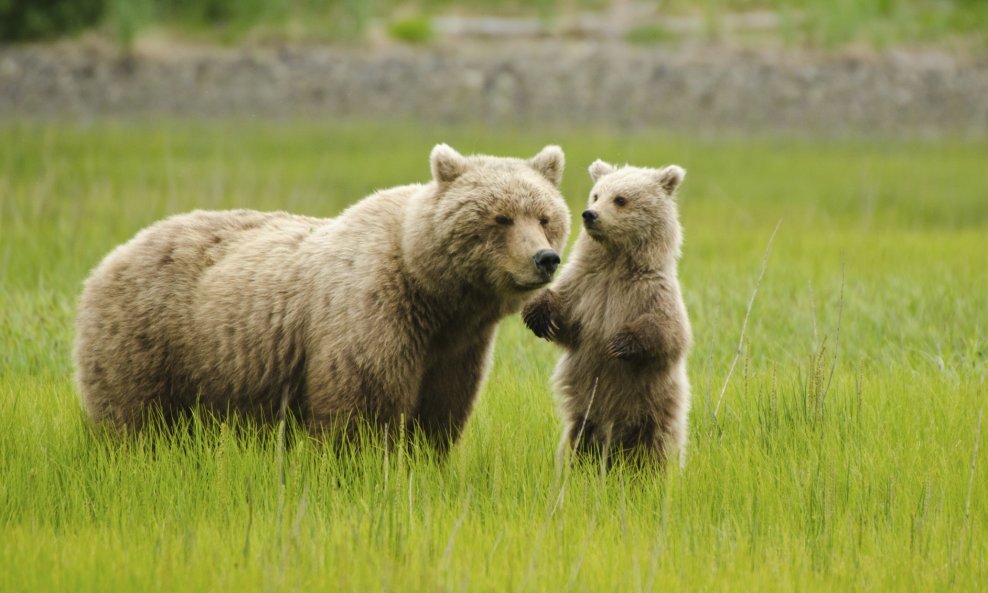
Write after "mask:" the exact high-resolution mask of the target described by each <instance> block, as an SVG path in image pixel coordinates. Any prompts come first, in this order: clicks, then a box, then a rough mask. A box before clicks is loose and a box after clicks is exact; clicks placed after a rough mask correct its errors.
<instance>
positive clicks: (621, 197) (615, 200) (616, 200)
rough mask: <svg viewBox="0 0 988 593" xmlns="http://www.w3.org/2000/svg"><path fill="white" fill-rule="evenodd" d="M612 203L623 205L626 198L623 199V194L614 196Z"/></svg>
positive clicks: (625, 202)
mask: <svg viewBox="0 0 988 593" xmlns="http://www.w3.org/2000/svg"><path fill="white" fill-rule="evenodd" d="M614 203H615V204H617V205H618V206H624V205H625V204H627V203H628V200H625V199H624V196H618V197H616V198H614Z"/></svg>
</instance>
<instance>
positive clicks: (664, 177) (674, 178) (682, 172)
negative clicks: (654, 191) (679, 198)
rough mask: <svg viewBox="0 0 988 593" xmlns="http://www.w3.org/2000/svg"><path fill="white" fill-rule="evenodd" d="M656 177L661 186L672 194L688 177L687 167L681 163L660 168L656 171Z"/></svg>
mask: <svg viewBox="0 0 988 593" xmlns="http://www.w3.org/2000/svg"><path fill="white" fill-rule="evenodd" d="M655 177H656V179H657V180H658V182H659V186H661V187H662V191H664V192H666V193H667V194H668V195H670V196H671V195H672V194H673V193H675V192H676V188H678V187H679V184H681V183H682V182H683V179H684V178H685V177H686V169H683V168H682V167H680V166H679V165H669V166H667V167H663V168H661V169H659V170H658V171H657V172H656V173H655Z"/></svg>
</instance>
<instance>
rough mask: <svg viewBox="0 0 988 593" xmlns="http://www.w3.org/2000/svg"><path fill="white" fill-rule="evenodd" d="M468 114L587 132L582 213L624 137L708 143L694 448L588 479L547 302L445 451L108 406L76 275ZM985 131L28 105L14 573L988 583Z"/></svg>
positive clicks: (373, 168) (14, 142)
mask: <svg viewBox="0 0 988 593" xmlns="http://www.w3.org/2000/svg"><path fill="white" fill-rule="evenodd" d="M440 141H446V142H450V143H451V144H452V145H453V146H455V147H456V148H458V149H459V150H461V151H463V152H476V151H483V152H490V153H494V154H503V155H518V156H527V155H531V154H534V153H535V152H536V151H537V150H538V149H539V148H540V147H541V146H542V145H543V144H545V143H550V142H556V143H559V144H561V145H562V146H563V148H564V149H565V150H566V153H567V158H568V171H567V175H566V178H565V182H564V187H563V190H564V192H565V194H566V196H567V198H568V199H569V200H570V204H571V206H572V210H573V212H574V215H577V216H578V213H579V211H580V206H581V204H582V203H583V200H584V197H585V195H586V194H587V192H588V190H589V187H590V180H589V177H588V175H587V174H586V167H587V165H588V164H589V163H590V162H591V161H592V160H593V159H594V158H597V157H602V158H605V159H609V160H612V161H618V162H624V161H629V162H633V163H636V164H646V165H659V164H664V163H669V162H677V163H679V164H681V165H683V166H685V167H686V168H687V169H688V170H689V175H688V176H687V180H686V183H685V185H684V188H683V192H682V195H681V201H682V217H683V221H682V222H683V225H684V227H685V229H686V245H685V255H684V259H683V262H682V269H681V273H682V277H683V285H684V289H685V294H686V300H687V304H688V306H689V308H690V313H691V318H692V322H693V326H694V332H695V342H696V345H695V348H694V350H693V352H692V355H691V358H690V375H691V379H692V382H693V388H694V411H693V414H692V432H691V449H690V456H689V462H688V464H687V466H686V467H685V469H684V470H682V471H680V470H678V469H676V468H672V469H671V470H670V471H668V472H666V473H664V474H655V475H651V474H647V475H641V474H635V473H634V472H632V471H629V470H627V469H626V468H620V467H619V468H617V469H616V470H614V471H612V472H611V473H609V474H608V475H606V476H603V477H602V476H601V475H600V474H599V472H598V471H597V469H596V468H594V467H586V466H579V467H576V468H575V469H574V470H573V471H572V472H571V473H568V474H567V475H566V476H565V477H564V478H563V480H562V481H561V482H560V481H557V480H556V478H555V475H554V464H553V454H554V449H555V446H556V442H557V440H558V433H559V431H560V427H559V423H558V421H557V418H556V415H555V412H554V408H553V403H552V399H551V392H550V388H549V385H548V378H549V375H550V373H551V370H552V367H553V364H554V361H555V359H556V357H557V354H558V352H557V351H556V350H554V348H553V346H552V345H550V344H548V343H545V342H542V341H539V340H537V339H535V338H534V337H533V336H531V335H530V334H528V333H527V332H526V331H525V330H524V329H523V327H522V325H521V324H520V322H519V321H518V319H516V318H512V319H508V320H506V321H505V322H504V323H503V325H502V326H501V330H500V334H499V338H498V344H497V350H496V361H495V365H494V369H493V372H492V374H491V377H490V379H489V381H488V384H487V387H486V389H485V391H484V393H483V396H482V398H481V402H480V404H479V406H478V408H477V409H476V411H475V414H474V416H473V417H472V419H471V421H470V423H469V425H468V428H467V431H466V434H465V435H464V438H463V439H462V441H460V443H459V444H458V445H457V446H456V447H455V449H454V450H453V452H452V455H451V456H450V458H449V459H448V460H447V461H446V462H445V463H439V462H436V461H435V460H434V459H431V458H430V457H429V456H428V455H426V454H422V453H414V454H412V455H406V454H398V453H397V452H396V451H388V450H385V449H383V448H380V447H373V446H368V447H365V448H363V449H361V450H360V451H359V452H358V453H354V454H353V455H349V456H347V455H344V456H342V457H340V456H336V455H331V454H327V453H326V452H325V451H323V450H320V449H319V448H318V447H316V446H313V445H312V444H311V443H309V442H308V441H307V440H306V439H304V438H302V436H303V435H300V434H298V432H297V431H293V430H289V436H290V437H291V438H289V439H288V440H289V441H290V443H291V444H290V446H288V447H287V448H286V447H284V446H282V445H281V443H282V442H283V440H282V439H279V438H278V432H277V431H276V430H272V429H266V430H261V431H251V430H240V431H236V430H231V429H230V428H229V427H227V426H221V425H217V424H213V423H208V422H207V423H202V422H198V421H195V422H193V426H192V430H190V431H183V432H181V433H176V434H146V435H143V436H142V437H140V438H138V439H133V440H128V441H121V440H120V439H118V438H115V437H114V436H113V435H108V434H103V433H100V432H99V431H97V430H95V429H93V428H92V427H90V426H89V425H88V424H87V422H86V419H85V418H84V416H83V414H82V412H81V410H80V406H79V404H78V402H77V395H76V391H75V388H74V386H73V383H72V363H71V359H70V345H71V341H72V333H73V329H72V327H73V316H74V304H75V300H76V298H77V295H78V292H79V290H80V283H81V281H82V279H83V278H84V277H85V275H86V273H87V271H88V270H89V269H90V268H91V267H92V266H94V265H96V263H97V262H98V261H99V260H100V258H101V257H102V256H103V255H104V254H105V253H106V252H107V251H108V250H109V249H110V248H111V247H113V246H114V245H116V244H117V243H119V242H121V241H124V240H126V239H128V238H129V237H130V236H132V235H133V234H134V233H135V232H136V231H137V230H138V229H140V228H141V227H143V226H144V225H147V224H149V223H151V222H152V221H154V220H156V219H158V218H161V217H163V216H165V215H167V214H171V213H175V212H181V211H185V210H189V209H192V208H230V207H251V208H258V209H286V210H291V211H295V212H300V213H307V214H313V215H326V216H331V215H333V214H335V213H337V212H339V211H340V210H341V209H342V208H343V207H345V206H346V205H347V204H349V203H351V202H353V201H355V200H357V199H359V198H361V197H363V196H364V195H365V194H367V193H368V192H370V191H371V190H373V189H375V188H381V187H387V186H390V185H395V184H399V183H405V182H413V181H422V180H425V179H427V178H428V162H427V158H428V151H429V149H430V148H431V146H432V145H433V144H434V143H436V142H440ZM986 162H988V144H986V143H985V142H984V141H949V140H937V141H909V142H903V141H879V140H841V141H835V140H830V141H825V142H814V141H810V140H772V139H740V138H738V139H722V140H718V141H713V140H697V139H690V138H685V137H662V136H659V137H656V136H649V135H616V134H612V133H604V132H594V131H579V130H571V131H568V132H566V133H562V134H559V133H540V132H538V131H524V132H522V131H511V130H504V129H499V130H491V129H484V128H480V127H476V128H456V129H446V130H436V129H435V128H426V127H415V126H408V125H402V126H397V127H395V126H393V125H385V124H345V125H344V124H325V123H323V124H313V123H311V122H296V123H281V124H274V123H267V124H260V123H248V122H220V123H216V122H212V123H203V122H201V123H192V122H184V123H177V122H167V121H164V122H157V123H134V122H131V123H124V122H117V123H107V122H90V123H86V124H66V123H48V124H42V123H15V122H10V121H8V122H5V123H0V591H47V590H58V591H84V590H86V591H116V590H136V591H158V590H167V591H194V590H203V591H206V590H236V591H269V590H329V591H335V590H355V591H368V590H370V591H373V590H382V591H384V590H395V591H461V590H471V591H474V590H513V591H593V592H599V591H669V590H678V589H690V590H700V591H716V590H731V591H733V590H747V591H772V590H800V591H833V590H855V591H860V590H869V591H903V590H919V591H938V590H942V591H945V590H952V591H974V590H978V589H980V588H983V587H984V583H986V582H988V530H986V527H988V487H986V485H988V442H986V441H988V434H986V433H988V426H982V422H981V418H982V414H983V412H984V409H985V407H986V405H985V395H986V377H988V313H986V312H988V274H986V272H985V270H986V269H988V201H986V196H988V175H986V174H985V168H984V165H985V163H986ZM780 220H781V226H780V227H779V231H778V234H777V236H776V238H775V240H774V243H773V245H772V250H771V254H770V256H769V259H768V267H767V271H766V273H765V276H764V280H763V282H762V284H761V287H760V289H759V292H758V294H757V298H756V300H755V303H754V307H753V310H752V313H751V317H750V320H749V324H748V328H747V333H746V338H745V340H744V346H743V349H742V354H741V357H740V359H739V361H738V364H737V368H736V370H735V372H734V374H733V376H732V378H731V381H730V383H729V384H728V386H727V390H726V393H725V395H724V398H723V402H722V404H721V408H720V412H719V414H718V415H717V416H716V417H714V415H713V412H714V409H715V407H716V405H717V400H718V399H719V396H720V392H721V387H722V385H723V383H724V380H725V376H726V375H727V372H728V368H729V367H730V365H731V361H732V359H733V357H734V351H735V348H736V346H737V344H738V337H739V332H740V329H741V325H742V320H743V318H744V315H745V309H746V307H747V302H748V299H749V298H750V295H751V292H752V289H753V287H754V285H755V281H756V279H757V277H758V273H759V269H760V266H761V261H762V256H763V253H764V252H765V247H766V243H767V242H768V239H769V236H770V235H771V233H772V230H773V229H774V228H775V226H776V224H777V223H779V221H780ZM564 262H565V259H564ZM842 294H843V296H842ZM978 583H981V585H978Z"/></svg>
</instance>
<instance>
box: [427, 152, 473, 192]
mask: <svg viewBox="0 0 988 593" xmlns="http://www.w3.org/2000/svg"><path fill="white" fill-rule="evenodd" d="M429 166H430V168H431V169H432V178H433V179H435V180H436V181H437V182H439V183H451V182H453V181H455V180H456V178H457V177H459V176H460V175H463V172H464V171H466V169H467V159H466V158H465V157H464V156H463V155H462V154H460V153H458V152H456V151H455V150H453V148H452V147H451V146H450V145H448V144H436V145H435V147H433V149H432V154H430V155H429Z"/></svg>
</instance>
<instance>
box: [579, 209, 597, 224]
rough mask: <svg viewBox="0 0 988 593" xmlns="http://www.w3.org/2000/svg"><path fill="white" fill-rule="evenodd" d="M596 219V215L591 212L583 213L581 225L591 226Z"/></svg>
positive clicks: (585, 211)
mask: <svg viewBox="0 0 988 593" xmlns="http://www.w3.org/2000/svg"><path fill="white" fill-rule="evenodd" d="M597 218H598V216H597V213H596V212H594V211H593V210H584V211H583V224H585V225H587V226H592V225H593V223H595V222H597Z"/></svg>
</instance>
